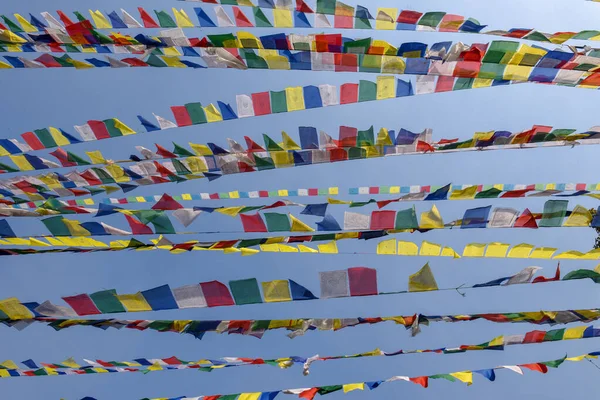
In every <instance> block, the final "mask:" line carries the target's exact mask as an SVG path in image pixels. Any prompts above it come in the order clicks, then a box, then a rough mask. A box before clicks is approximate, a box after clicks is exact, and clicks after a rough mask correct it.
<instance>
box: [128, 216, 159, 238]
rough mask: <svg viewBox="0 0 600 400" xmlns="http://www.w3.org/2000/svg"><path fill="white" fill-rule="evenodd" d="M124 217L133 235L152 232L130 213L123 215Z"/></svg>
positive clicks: (150, 233)
mask: <svg viewBox="0 0 600 400" xmlns="http://www.w3.org/2000/svg"><path fill="white" fill-rule="evenodd" d="M125 218H126V219H127V223H128V224H129V227H130V228H131V232H133V234H134V235H152V234H153V233H154V232H152V229H150V227H148V226H146V225H144V224H142V223H141V222H140V221H138V220H137V219H135V218H133V217H131V216H130V215H125Z"/></svg>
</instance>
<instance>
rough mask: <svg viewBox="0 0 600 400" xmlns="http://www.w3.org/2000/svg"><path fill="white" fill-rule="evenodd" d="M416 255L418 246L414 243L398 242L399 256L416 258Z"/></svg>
mask: <svg viewBox="0 0 600 400" xmlns="http://www.w3.org/2000/svg"><path fill="white" fill-rule="evenodd" d="M417 254H419V246H417V245H416V244H415V243H413V242H404V241H401V240H398V255H399V256H416V255H417Z"/></svg>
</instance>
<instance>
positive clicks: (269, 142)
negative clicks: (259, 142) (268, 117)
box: [263, 133, 283, 151]
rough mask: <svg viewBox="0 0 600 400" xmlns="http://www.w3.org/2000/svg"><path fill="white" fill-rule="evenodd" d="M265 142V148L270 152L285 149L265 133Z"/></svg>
mask: <svg viewBox="0 0 600 400" xmlns="http://www.w3.org/2000/svg"><path fill="white" fill-rule="evenodd" d="M263 140H264V142H265V147H266V149H267V150H268V151H283V148H282V147H281V146H279V145H278V144H277V142H276V141H274V140H273V139H271V138H270V137H269V136H268V135H266V134H264V133H263Z"/></svg>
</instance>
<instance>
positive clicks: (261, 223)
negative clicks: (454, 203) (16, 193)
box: [0, 199, 600, 237]
mask: <svg viewBox="0 0 600 400" xmlns="http://www.w3.org/2000/svg"><path fill="white" fill-rule="evenodd" d="M170 200H171V199H170ZM170 203H171V205H172V207H154V208H153V209H150V210H124V209H119V208H118V207H114V206H105V207H103V209H98V211H97V213H96V217H99V216H107V215H110V214H114V213H122V214H125V219H126V221H127V223H128V225H129V227H130V229H131V232H128V231H124V230H121V229H119V228H116V227H113V226H110V225H107V224H105V223H98V222H80V221H76V220H71V219H68V218H65V217H63V216H62V215H54V216H51V217H47V218H44V219H42V220H41V222H42V223H43V224H44V225H45V227H46V228H47V229H48V231H49V232H50V235H51V236H101V235H120V236H126V235H131V234H133V235H152V234H155V233H156V234H175V233H176V231H175V228H174V226H173V224H172V222H171V220H170V218H169V216H168V215H167V212H168V211H173V210H178V211H187V212H185V213H184V214H183V215H182V214H180V213H174V216H175V217H176V218H177V219H179V220H180V222H181V223H182V224H183V225H185V226H188V225H190V224H191V223H192V222H193V221H194V220H195V219H196V218H197V217H198V215H199V213H197V211H205V212H213V211H216V212H219V213H220V214H225V215H230V216H232V217H239V218H240V221H241V223H242V227H243V232H245V233H255V232H261V233H267V232H314V231H315V229H314V228H312V227H311V226H310V225H308V224H307V223H305V222H304V221H302V220H300V219H298V218H297V217H295V216H294V215H292V214H290V213H286V214H283V213H276V212H264V213H263V214H260V213H258V212H256V213H255V214H245V213H247V212H255V211H257V210H263V211H264V210H266V209H273V208H277V207H287V206H291V205H297V204H296V203H293V202H289V201H278V202H276V203H273V204H271V205H266V206H250V207H245V206H236V207H216V208H211V207H196V208H193V209H187V210H186V209H184V208H182V206H181V205H180V204H178V203H177V202H175V201H174V200H173V201H172V202H170ZM567 206H568V200H548V201H546V203H545V205H544V212H543V213H536V214H532V213H531V211H529V209H525V210H524V211H523V212H521V213H519V211H517V210H514V209H507V208H503V207H500V208H499V207H496V208H494V209H493V210H492V208H491V206H487V207H478V208H472V209H467V210H466V211H465V212H464V215H463V217H462V219H459V220H454V221H452V222H449V223H444V221H443V218H442V216H441V214H440V213H439V211H438V209H437V207H436V206H435V204H434V205H432V207H431V210H430V211H425V212H422V213H421V218H420V221H419V220H418V219H417V213H416V210H415V207H414V206H413V207H411V208H408V209H405V210H400V211H395V210H386V211H372V212H371V214H370V215H368V214H359V213H355V212H348V211H346V212H345V213H344V221H343V231H344V232H349V231H382V232H385V233H388V231H389V233H400V232H406V231H414V230H419V231H428V230H432V229H447V228H454V227H460V229H487V228H529V229H537V228H559V227H561V228H577V227H589V226H591V227H597V226H598V224H600V221H598V219H594V218H593V216H592V213H591V212H590V211H589V210H588V209H586V208H585V207H582V206H576V207H575V208H574V209H573V211H568V210H567ZM61 207H62V206H57V205H51V206H50V207H49V208H50V209H51V210H52V209H54V210H57V211H61V210H62V211H65V210H68V211H71V212H72V213H78V214H81V213H84V214H85V213H87V214H89V213H90V212H89V210H77V211H76V210H74V209H72V208H61ZM556 210H560V211H556ZM592 211H594V210H592ZM190 213H191V214H190ZM557 213H558V214H560V215H559V219H560V220H559V221H554V220H555V219H556V218H558V217H557V216H556V215H557ZM497 214H499V215H500V216H499V217H497ZM506 214H509V215H510V218H507V217H506ZM133 216H135V217H137V218H133ZM328 218H329V221H330V222H329V225H324V224H322V223H321V224H319V225H317V228H318V229H320V230H323V229H329V227H330V226H333V225H334V224H333V222H337V221H335V218H334V217H333V216H331V215H329V217H328ZM538 220H539V221H540V222H539V223H538V222H537V221H538ZM549 220H551V221H552V223H549V222H545V221H549ZM0 221H4V222H3V225H4V226H5V229H4V230H5V232H3V231H0V237H12V236H11V235H14V231H13V230H12V229H11V227H10V224H9V223H8V222H7V221H6V220H0ZM473 221H476V223H473ZM522 221H525V222H522ZM148 224H152V225H153V226H154V231H153V230H152V229H150V228H149V227H148ZM340 226H341V225H340V224H339V223H336V224H335V227H334V228H335V229H336V231H339V230H340V229H339V227H340ZM194 233H211V232H194ZM216 233H218V231H217V232H216ZM179 234H190V232H179ZM46 236H47V235H46Z"/></svg>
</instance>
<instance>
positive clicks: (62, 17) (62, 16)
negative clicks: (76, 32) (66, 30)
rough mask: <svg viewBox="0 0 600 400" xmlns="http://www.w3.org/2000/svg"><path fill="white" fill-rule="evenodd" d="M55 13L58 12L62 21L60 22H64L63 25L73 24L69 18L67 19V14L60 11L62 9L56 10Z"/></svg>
mask: <svg viewBox="0 0 600 400" xmlns="http://www.w3.org/2000/svg"><path fill="white" fill-rule="evenodd" d="M56 13H57V14H58V16H59V17H60V20H61V21H62V23H63V24H65V26H69V25H73V21H71V20H70V19H69V17H67V16H66V15H65V13H64V12H62V11H60V10H58V11H57V12H56Z"/></svg>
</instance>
